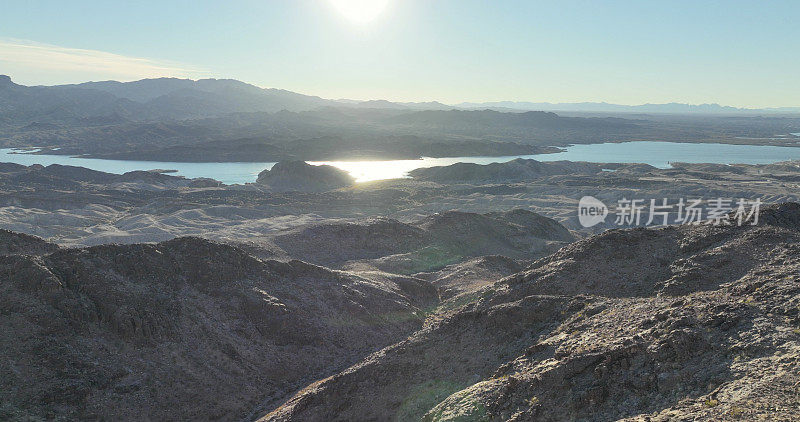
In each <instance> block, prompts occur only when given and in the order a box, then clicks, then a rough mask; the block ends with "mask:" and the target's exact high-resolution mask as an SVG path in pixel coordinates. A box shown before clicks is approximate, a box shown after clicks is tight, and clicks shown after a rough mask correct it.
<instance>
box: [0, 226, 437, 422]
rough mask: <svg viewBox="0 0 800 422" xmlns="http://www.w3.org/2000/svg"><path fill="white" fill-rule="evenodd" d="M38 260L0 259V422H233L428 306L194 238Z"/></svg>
mask: <svg viewBox="0 0 800 422" xmlns="http://www.w3.org/2000/svg"><path fill="white" fill-rule="evenodd" d="M15 238H24V237H22V236H18V235H17V236H14V237H11V236H10V235H9V234H8V233H6V232H4V233H3V236H2V237H0V241H1V242H2V243H3V248H4V249H6V250H8V249H10V248H11V247H12V246H14V245H17V244H19V243H20V242H19V240H16V239H15ZM9 239H11V242H13V243H9ZM25 239H27V240H28V241H32V240H31V239H29V238H25ZM34 243H39V242H34ZM29 249H30V248H29ZM39 249H42V247H41V246H40V247H39ZM48 249H51V253H48V254H44V255H40V256H32V255H12V256H3V257H0V309H1V310H2V312H0V326H2V327H3V330H2V334H1V335H0V350H2V355H3V358H2V359H0V374H2V376H0V419H3V420H8V419H26V420H27V419H48V418H51V417H53V416H58V417H59V418H61V419H63V420H75V419H113V420H169V419H173V420H174V419H186V418H197V419H204V420H205V419H225V420H232V419H239V418H243V417H246V416H247V415H248V414H249V413H250V412H252V411H253V410H254V409H257V408H259V406H264V407H265V408H267V409H269V408H271V407H274V406H275V405H277V404H278V402H280V401H282V400H283V399H284V398H285V396H286V395H287V394H290V393H291V392H293V391H295V390H296V389H298V388H300V387H302V385H303V384H304V383H309V382H311V381H313V380H314V379H318V378H320V377H324V376H327V375H330V374H332V373H334V372H336V371H338V370H341V369H343V368H345V367H347V366H348V365H351V364H353V363H355V360H356V359H357V358H358V357H359V356H364V355H366V354H368V353H370V352H372V351H375V350H377V349H380V348H382V347H384V346H386V345H388V344H390V343H392V342H394V341H399V340H401V339H402V338H404V337H405V336H406V335H408V334H409V333H410V332H412V331H414V330H415V329H418V328H419V327H420V326H421V324H422V320H423V318H424V313H425V312H426V310H427V309H428V308H430V307H431V306H433V305H434V304H435V303H436V301H437V300H438V299H437V296H436V292H435V289H434V288H433V287H432V286H431V285H429V284H428V283H426V282H424V281H422V280H417V279H414V278H409V277H398V276H391V277H383V278H382V279H380V280H367V279H364V278H361V277H357V276H354V275H349V274H347V273H341V272H335V271H331V270H328V269H325V268H322V267H317V266H314V265H310V264H306V263H303V262H300V261H290V262H286V263H284V262H277V261H270V260H259V259H257V258H254V257H252V256H250V255H249V254H247V253H245V252H244V251H242V250H240V249H237V248H234V247H231V246H227V245H223V244H218V243H214V242H210V241H207V240H202V239H198V238H179V239H174V240H171V241H168V242H163V243H159V244H155V245H153V244H136V245H125V246H118V245H103V246H97V247H91V248H83V249H63V250H56V248H55V247H54V246H50V247H49V248H48ZM18 252H24V253H26V254H27V253H29V252H30V250H21V251H18ZM37 252H40V251H37ZM302 380H305V382H303V381H302Z"/></svg>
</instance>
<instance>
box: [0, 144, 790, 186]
mask: <svg viewBox="0 0 800 422" xmlns="http://www.w3.org/2000/svg"><path fill="white" fill-rule="evenodd" d="M14 152H15V151H14V150H11V149H0V161H2V162H12V163H18V164H24V165H31V164H42V165H50V164H64V165H71V166H81V167H86V168H90V169H93V170H99V171H104V172H108V173H117V174H122V173H125V172H128V171H133V170H151V169H167V170H177V173H175V174H177V175H181V176H185V177H188V178H197V177H209V178H212V179H216V180H219V181H221V182H223V183H226V184H243V183H250V182H254V181H255V180H256V177H257V175H258V173H259V172H261V171H262V170H264V169H268V168H272V166H273V165H274V164H275V163H178V162H162V161H123V160H103V159H95V158H73V157H69V156H66V155H33V154H19V153H14ZM17 152H19V151H17ZM515 158H532V159H536V160H540V161H557V160H570V161H590V162H595V163H645V164H650V165H652V166H655V167H659V168H667V167H669V163H671V162H688V163H718V164H769V163H774V162H778V161H785V160H800V148H793V147H776V146H764V145H733V144H712V143H706V144H687V143H675V142H650V141H645V142H623V143H606V144H588V145H572V146H569V147H567V148H566V150H565V151H564V152H559V153H556V154H536V155H518V156H506V157H447V158H428V157H426V158H421V159H418V160H381V161H314V162H312V161H309V163H310V164H330V165H333V166H335V167H338V168H341V169H343V170H346V171H348V172H349V173H350V174H352V175H353V176H354V177H355V178H356V180H357V181H359V182H365V181H370V180H381V179H394V178H400V177H405V176H406V174H408V172H409V171H411V170H414V169H416V168H422V167H434V166H446V165H450V164H454V163H459V162H461V163H476V164H489V163H501V162H506V161H511V160H513V159H515Z"/></svg>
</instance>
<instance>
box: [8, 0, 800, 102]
mask: <svg viewBox="0 0 800 422" xmlns="http://www.w3.org/2000/svg"><path fill="white" fill-rule="evenodd" d="M334 1H340V2H341V1H344V2H347V1H356V2H358V1H359V0H238V1H234V0H229V1H224V2H223V1H210V0H191V1H174V0H158V1H150V0H146V1H145V0H139V1H136V2H128V1H108V0H97V1H77V0H73V1H63V0H52V1H34V0H25V1H22V0H18V1H9V2H4V4H3V7H2V12H0V73H4V74H10V75H11V76H12V78H13V79H14V80H15V81H17V82H19V83H23V84H58V83H69V82H80V81H85V80H104V79H118V80H134V79H140V78H143V77H154V76H161V75H164V76H189V77H206V76H211V77H223V78H235V79H240V80H242V81H245V82H250V83H253V84H256V85H259V86H263V87H277V88H284V89H289V90H292V91H298V92H302V93H307V94H314V95H320V96H322V97H326V98H355V99H375V98H385V99H389V100H401V101H428V100H439V101H442V102H448V103H456V102H461V101H495V100H517V101H537V102H538V101H549V102H578V101H606V102H611V103H621V104H641V103H648V102H651V103H663V102H671V101H675V102H687V103H707V102H717V103H721V104H725V105H733V106H749V107H765V106H800V1H797V0H786V1H734V0H728V1H702V0H694V1H677V0H670V1H655V0H638V1H610V0H609V1H602V0H591V1H562V0H559V1H555V0H553V1H534V0H528V1H504V0H378V1H387V2H388V5H387V7H386V9H385V10H383V11H382V13H380V15H378V16H377V18H375V19H374V20H371V21H369V22H367V23H361V22H356V21H354V20H353V19H351V18H348V17H347V16H345V14H343V13H342V12H341V9H340V8H337V7H336V6H335V5H334V4H333V2H334ZM360 1H364V0H360ZM367 1H369V0H367ZM342 7H345V11H346V6H342ZM364 10H366V9H365V7H360V8H357V9H356V12H358V11H364Z"/></svg>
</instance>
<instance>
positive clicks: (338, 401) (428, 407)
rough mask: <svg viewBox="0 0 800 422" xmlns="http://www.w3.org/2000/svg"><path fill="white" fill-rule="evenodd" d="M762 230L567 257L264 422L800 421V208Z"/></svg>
mask: <svg viewBox="0 0 800 422" xmlns="http://www.w3.org/2000/svg"><path fill="white" fill-rule="evenodd" d="M763 216H764V218H763V219H762V223H761V224H760V225H759V226H744V227H734V226H718V227H715V226H679V227H675V226H673V227H667V228H661V229H630V230H611V231H607V232H605V233H603V234H601V235H598V236H594V237H591V238H589V239H586V240H583V241H580V242H576V243H573V244H571V245H569V246H566V247H564V248H562V249H561V250H560V251H559V252H557V253H555V254H553V255H551V256H548V257H546V258H543V259H541V260H539V261H537V262H536V263H535V264H533V265H532V266H530V267H529V268H527V269H526V270H524V271H522V272H520V273H518V274H516V275H513V276H510V277H507V278H505V279H503V280H500V281H499V282H497V283H495V284H493V285H490V286H487V287H485V288H484V289H482V290H479V291H477V292H475V293H473V294H471V295H468V296H466V297H465V296H464V295H461V296H456V297H455V298H453V299H452V300H450V301H447V302H444V303H443V304H442V305H441V306H440V308H439V309H438V311H437V312H435V313H434V314H433V315H432V316H430V317H429V318H428V319H427V320H426V323H425V327H424V328H423V329H421V330H419V331H417V332H416V333H414V334H413V335H411V336H410V337H409V338H408V339H406V340H404V341H401V342H399V343H397V344H395V345H393V346H390V347H388V348H385V349H383V350H381V351H379V352H376V353H374V354H372V355H370V356H369V357H367V358H366V359H364V360H363V361H362V362H360V363H358V364H357V365H354V366H352V367H351V368H349V369H347V370H345V371H342V372H340V373H339V374H337V375H334V376H332V377H329V378H326V379H324V380H321V381H318V382H316V383H313V384H311V385H309V386H308V387H306V388H305V389H303V390H302V391H300V392H299V393H297V394H296V395H295V396H294V397H293V398H292V399H291V400H289V401H288V402H286V403H285V404H284V405H282V406H281V407H280V408H278V409H276V410H275V411H273V412H271V413H269V414H267V415H264V417H263V418H262V420H265V421H289V420H292V421H298V420H302V421H329V420H342V421H344V420H419V419H422V420H426V421H447V420H513V421H528V420H616V419H625V418H632V419H636V420H655V421H667V420H756V419H772V420H797V419H798V417H800V410H799V409H800V394H798V393H799V392H798V386H799V385H800V247H798V244H800V231H798V227H800V205H798V204H783V205H780V206H776V207H771V208H768V209H766V210H764V211H763Z"/></svg>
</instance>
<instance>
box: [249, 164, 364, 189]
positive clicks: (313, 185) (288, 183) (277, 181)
mask: <svg viewBox="0 0 800 422" xmlns="http://www.w3.org/2000/svg"><path fill="white" fill-rule="evenodd" d="M354 182H355V179H353V176H350V174H349V173H347V172H346V171H344V170H340V169H338V168H336V167H333V166H329V165H321V166H312V165H311V164H307V163H306V162H305V161H281V162H280V163H277V164H275V165H274V166H272V168H271V169H269V170H264V171H262V172H261V173H259V174H258V179H257V180H256V183H260V184H262V185H265V186H268V187H269V188H270V189H272V190H274V191H279V192H289V191H298V192H324V191H329V190H334V189H339V188H343V187H347V186H350V185H352V184H353V183H354Z"/></svg>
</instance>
